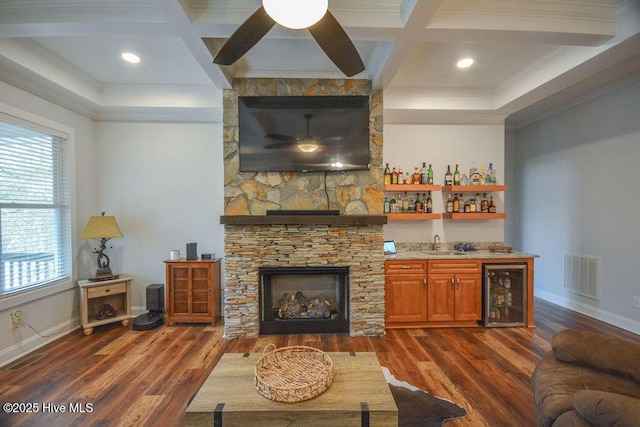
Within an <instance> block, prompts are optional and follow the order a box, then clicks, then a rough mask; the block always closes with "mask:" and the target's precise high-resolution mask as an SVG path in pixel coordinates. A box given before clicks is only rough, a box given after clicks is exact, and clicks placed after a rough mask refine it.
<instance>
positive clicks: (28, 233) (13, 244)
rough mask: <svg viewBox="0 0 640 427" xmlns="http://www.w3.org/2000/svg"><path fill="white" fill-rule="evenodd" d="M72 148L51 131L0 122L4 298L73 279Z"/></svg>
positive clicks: (0, 236)
mask: <svg viewBox="0 0 640 427" xmlns="http://www.w3.org/2000/svg"><path fill="white" fill-rule="evenodd" d="M4 118H6V116H5V117H4ZM43 130H44V131H43ZM67 145H68V142H67V139H66V138H63V137H62V136H60V134H59V133H55V132H47V131H46V128H43V127H40V128H38V127H37V126H34V127H31V126H28V125H26V124H24V123H19V124H17V123H12V122H10V121H6V120H0V241H1V244H2V245H1V253H0V280H1V284H0V294H5V295H6V294H8V293H13V292H17V291H21V290H25V289H30V288H33V287H34V286H43V285H47V284H52V283H56V282H58V281H60V280H67V279H69V278H70V275H71V273H70V272H71V217H70V202H69V199H70V190H69V177H68V162H67V150H68V147H67Z"/></svg>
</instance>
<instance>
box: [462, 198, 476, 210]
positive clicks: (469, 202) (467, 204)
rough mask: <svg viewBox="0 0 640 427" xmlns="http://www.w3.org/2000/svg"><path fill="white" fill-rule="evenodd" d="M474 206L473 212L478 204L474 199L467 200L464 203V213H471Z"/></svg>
mask: <svg viewBox="0 0 640 427" xmlns="http://www.w3.org/2000/svg"><path fill="white" fill-rule="evenodd" d="M472 205H473V210H475V207H476V202H475V200H473V199H467V200H465V201H464V212H465V213H471V212H472V210H471V206H472Z"/></svg>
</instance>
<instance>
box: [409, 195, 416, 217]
mask: <svg viewBox="0 0 640 427" xmlns="http://www.w3.org/2000/svg"><path fill="white" fill-rule="evenodd" d="M408 212H409V213H416V202H415V200H414V199H413V196H409V211H408Z"/></svg>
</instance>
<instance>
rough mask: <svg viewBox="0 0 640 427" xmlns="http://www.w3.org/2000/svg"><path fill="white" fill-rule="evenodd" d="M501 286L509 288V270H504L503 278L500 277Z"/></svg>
mask: <svg viewBox="0 0 640 427" xmlns="http://www.w3.org/2000/svg"><path fill="white" fill-rule="evenodd" d="M502 286H504V287H505V288H507V289H510V288H511V279H510V278H509V272H508V271H505V272H504V279H502Z"/></svg>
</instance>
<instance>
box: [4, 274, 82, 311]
mask: <svg viewBox="0 0 640 427" xmlns="http://www.w3.org/2000/svg"><path fill="white" fill-rule="evenodd" d="M75 286H76V285H75V281H74V280H71V279H69V280H64V281H61V282H58V283H55V284H51V285H48V286H42V287H38V288H35V289H28V290H24V291H18V292H15V293H10V294H6V295H0V311H4V310H8V309H10V308H13V307H17V306H19V305H23V304H27V303H30V302H33V301H36V300H39V299H42V298H46V297H49V296H51V295H55V294H59V293H60V292H65V291H68V290H69V289H73V288H75Z"/></svg>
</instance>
